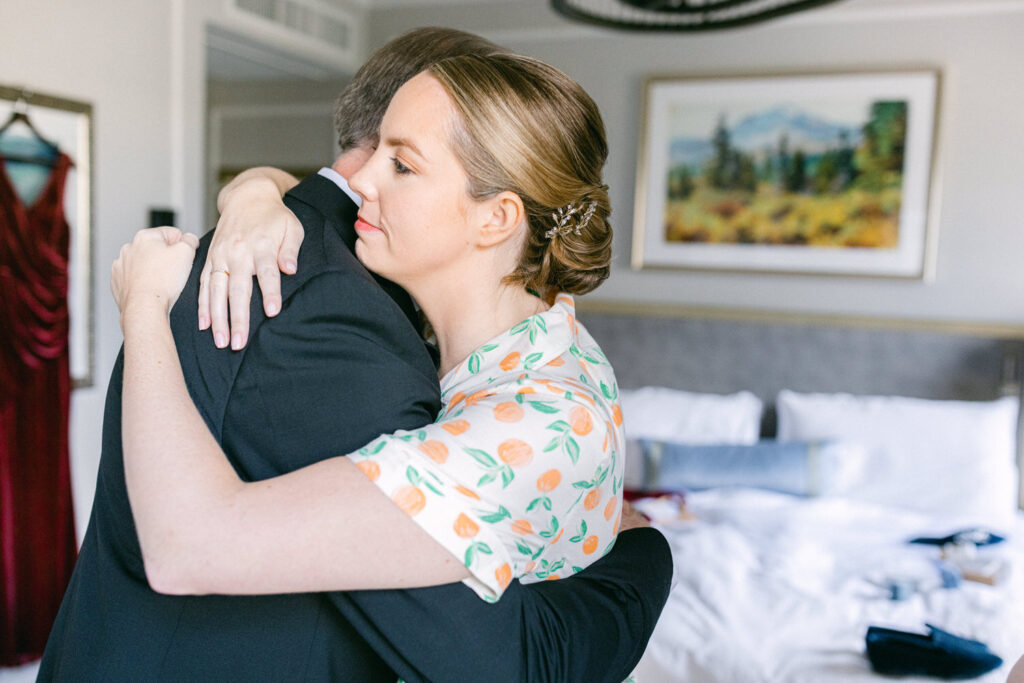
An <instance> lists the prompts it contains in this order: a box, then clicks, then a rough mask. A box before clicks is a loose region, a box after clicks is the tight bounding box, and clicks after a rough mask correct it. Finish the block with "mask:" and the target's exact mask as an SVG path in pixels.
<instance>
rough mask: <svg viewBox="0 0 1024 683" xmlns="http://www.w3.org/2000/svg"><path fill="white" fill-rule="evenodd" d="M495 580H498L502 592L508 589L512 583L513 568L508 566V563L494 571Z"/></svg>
mask: <svg viewBox="0 0 1024 683" xmlns="http://www.w3.org/2000/svg"><path fill="white" fill-rule="evenodd" d="M494 578H495V579H497V580H498V585H499V586H501V589H502V590H505V589H506V588H507V587H508V584H509V583H511V582H512V568H511V567H509V566H508V562H506V563H505V564H503V565H501V566H500V567H498V568H497V569H495V570H494Z"/></svg>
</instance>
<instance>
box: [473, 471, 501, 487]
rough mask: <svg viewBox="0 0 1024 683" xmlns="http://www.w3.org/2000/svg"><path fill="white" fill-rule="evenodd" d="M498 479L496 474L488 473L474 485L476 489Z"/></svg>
mask: <svg viewBox="0 0 1024 683" xmlns="http://www.w3.org/2000/svg"><path fill="white" fill-rule="evenodd" d="M497 478H498V474H497V472H488V473H487V474H485V475H484V476H482V477H480V481H478V482H477V483H476V486H477V488H480V487H481V486H483V485H484V484H490V483H491V482H492V481H494V480H495V479H497Z"/></svg>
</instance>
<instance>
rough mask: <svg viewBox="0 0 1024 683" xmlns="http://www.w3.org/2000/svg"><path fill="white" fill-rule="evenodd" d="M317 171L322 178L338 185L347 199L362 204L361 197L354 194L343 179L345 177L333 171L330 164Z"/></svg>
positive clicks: (357, 204)
mask: <svg viewBox="0 0 1024 683" xmlns="http://www.w3.org/2000/svg"><path fill="white" fill-rule="evenodd" d="M318 173H319V174H320V175H322V176H323V177H324V178H327V179H328V180H330V181H332V182H334V184H335V185H337V186H338V187H340V188H341V189H342V191H343V192H344V193H345V194H347V195H348V196H349V199H351V200H352V201H354V202H355V203H356V206H362V205H363V198H362V197H360V196H359V195H358V194H356V193H355V192H354V191H353V190H352V188H351V187H349V184H348V181H347V180H345V178H343V177H342V175H341V174H340V173H338V172H337V171H335V170H334V169H333V168H331V167H330V166H324V167H323V168H321V169H320V170H319V171H318Z"/></svg>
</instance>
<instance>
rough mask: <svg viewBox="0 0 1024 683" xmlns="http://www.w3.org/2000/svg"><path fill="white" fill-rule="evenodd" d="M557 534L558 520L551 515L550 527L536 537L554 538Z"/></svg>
mask: <svg viewBox="0 0 1024 683" xmlns="http://www.w3.org/2000/svg"><path fill="white" fill-rule="evenodd" d="M557 533H558V518H557V517H555V516H554V515H551V526H549V527H548V528H547V529H545V530H544V531H542V532H540V533H539V534H538V536H540V537H541V538H551V537H552V536H554V535H555V534H557Z"/></svg>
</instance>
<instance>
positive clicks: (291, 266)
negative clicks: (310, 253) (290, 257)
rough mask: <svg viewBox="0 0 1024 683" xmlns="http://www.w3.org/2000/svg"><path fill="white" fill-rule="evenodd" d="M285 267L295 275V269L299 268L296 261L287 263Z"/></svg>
mask: <svg viewBox="0 0 1024 683" xmlns="http://www.w3.org/2000/svg"><path fill="white" fill-rule="evenodd" d="M284 267H285V268H287V269H288V271H289V272H291V273H294V272H295V269H296V268H297V267H298V266H296V265H295V261H285V262H284Z"/></svg>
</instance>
